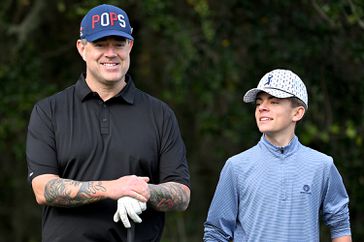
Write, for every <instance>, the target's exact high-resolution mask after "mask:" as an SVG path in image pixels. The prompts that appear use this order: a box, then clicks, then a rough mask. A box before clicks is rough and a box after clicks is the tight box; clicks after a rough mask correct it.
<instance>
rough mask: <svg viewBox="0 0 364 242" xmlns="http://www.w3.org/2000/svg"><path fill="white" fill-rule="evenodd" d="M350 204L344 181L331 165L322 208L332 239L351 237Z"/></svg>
mask: <svg viewBox="0 0 364 242" xmlns="http://www.w3.org/2000/svg"><path fill="white" fill-rule="evenodd" d="M348 204H349V196H348V194H347V192H346V189H345V186H344V183H343V180H342V178H341V176H340V174H339V171H338V170H337V168H336V167H335V165H334V164H333V163H331V166H330V170H329V176H328V181H327V187H326V193H325V196H324V200H323V206H322V210H323V219H324V223H325V224H326V225H327V226H328V227H329V228H330V231H331V238H338V237H342V236H346V235H351V230H350V219H349V206H348Z"/></svg>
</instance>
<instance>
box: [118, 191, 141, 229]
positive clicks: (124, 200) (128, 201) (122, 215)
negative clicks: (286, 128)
mask: <svg viewBox="0 0 364 242" xmlns="http://www.w3.org/2000/svg"><path fill="white" fill-rule="evenodd" d="M146 209H147V204H146V203H145V202H141V201H139V200H137V199H135V198H132V197H128V196H125V197H121V198H119V199H118V206H117V210H116V212H115V214H114V222H115V223H117V222H118V221H119V220H121V222H123V224H124V227H125V228H130V227H131V226H130V222H129V219H128V215H129V217H130V218H131V219H132V220H133V221H134V222H136V223H141V222H142V219H141V218H140V217H139V216H138V214H141V213H142V212H143V211H145V210H146Z"/></svg>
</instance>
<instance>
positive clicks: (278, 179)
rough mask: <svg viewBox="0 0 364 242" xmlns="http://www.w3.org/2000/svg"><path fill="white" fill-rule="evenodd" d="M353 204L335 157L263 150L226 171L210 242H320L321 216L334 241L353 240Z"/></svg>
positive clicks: (212, 213)
mask: <svg viewBox="0 0 364 242" xmlns="http://www.w3.org/2000/svg"><path fill="white" fill-rule="evenodd" d="M348 202H349V198H348V195H347V192H346V190H345V186H344V184H343V181H342V178H341V176H340V174H339V172H338V170H337V169H336V167H335V165H334V163H333V160H332V158H331V157H329V156H327V155H325V154H323V153H320V152H318V151H315V150H313V149H310V148H308V147H306V146H304V145H302V144H301V143H300V142H299V141H298V138H297V136H295V137H294V138H293V139H292V141H291V142H290V144H289V145H288V146H286V147H276V146H274V145H272V144H270V143H269V142H268V141H267V140H266V139H265V137H264V136H262V138H261V139H260V141H259V142H258V144H257V145H256V146H254V147H252V148H250V149H248V150H246V151H245V152H242V153H240V154H238V155H235V156H233V157H231V158H229V159H228V160H227V162H226V164H225V166H224V168H223V169H222V171H221V174H220V179H219V182H218V185H217V187H216V191H215V194H214V197H213V200H212V202H211V205H210V209H209V212H208V216H207V220H206V222H205V224H204V226H205V228H204V241H205V242H207V241H214V242H216V241H229V240H234V241H236V242H244V241H259V242H265V241H266V242H285V241H287V242H299V241H305V242H313V241H319V238H320V236H319V216H321V215H322V218H323V221H324V223H325V224H326V225H327V226H328V227H329V228H330V231H331V237H332V238H337V237H341V236H344V235H350V234H351V231H350V222H349V208H348Z"/></svg>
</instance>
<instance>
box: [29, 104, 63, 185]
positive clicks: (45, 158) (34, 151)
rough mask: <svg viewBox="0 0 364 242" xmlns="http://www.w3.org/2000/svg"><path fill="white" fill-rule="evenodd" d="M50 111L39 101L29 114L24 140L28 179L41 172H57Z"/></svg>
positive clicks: (30, 179)
mask: <svg viewBox="0 0 364 242" xmlns="http://www.w3.org/2000/svg"><path fill="white" fill-rule="evenodd" d="M56 157H57V156H56V147H55V139H54V131H53V126H52V122H51V115H50V111H46V108H45V107H44V106H43V107H42V106H41V105H40V104H39V103H38V104H36V105H35V106H34V108H33V111H32V113H31V116H30V120H29V125H28V133H27V140H26V158H27V163H28V181H29V182H31V181H32V180H33V178H34V177H36V176H38V175H41V174H58V170H57V158H56Z"/></svg>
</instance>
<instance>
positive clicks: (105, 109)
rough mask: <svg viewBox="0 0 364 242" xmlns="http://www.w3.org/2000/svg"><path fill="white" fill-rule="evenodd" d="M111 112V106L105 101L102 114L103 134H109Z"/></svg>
mask: <svg viewBox="0 0 364 242" xmlns="http://www.w3.org/2000/svg"><path fill="white" fill-rule="evenodd" d="M109 116H110V112H109V107H108V105H107V104H106V103H103V105H102V111H101V116H100V119H101V120H100V129H101V134H108V133H109V129H110V125H109V124H110V117H109Z"/></svg>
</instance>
